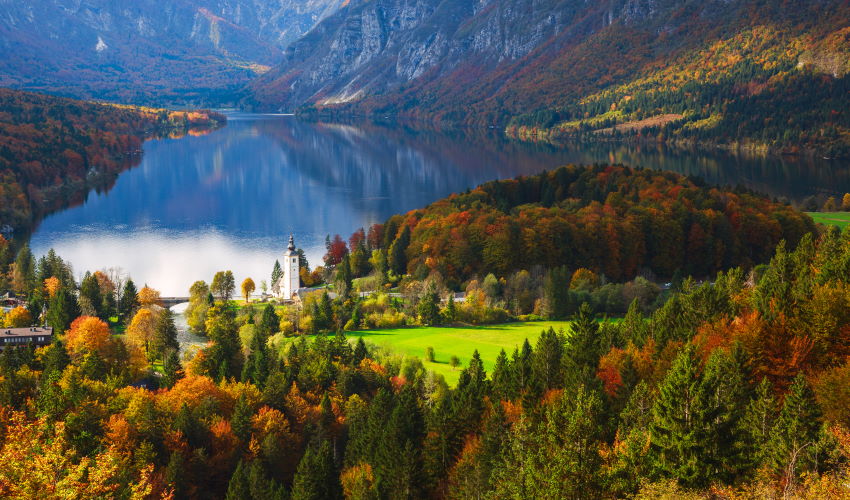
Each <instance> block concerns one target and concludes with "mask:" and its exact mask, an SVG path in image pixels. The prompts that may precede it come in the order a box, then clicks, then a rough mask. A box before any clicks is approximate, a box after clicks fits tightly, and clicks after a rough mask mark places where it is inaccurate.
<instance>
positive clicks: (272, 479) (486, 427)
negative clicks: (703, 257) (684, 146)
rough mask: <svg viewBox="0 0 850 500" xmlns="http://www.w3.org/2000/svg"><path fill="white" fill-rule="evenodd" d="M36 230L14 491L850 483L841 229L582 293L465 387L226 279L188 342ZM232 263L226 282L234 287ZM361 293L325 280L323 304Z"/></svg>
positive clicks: (129, 288) (360, 493)
mask: <svg viewBox="0 0 850 500" xmlns="http://www.w3.org/2000/svg"><path fill="white" fill-rule="evenodd" d="M26 252H27V251H26V250H22V251H21V252H20V253H19V255H18V258H17V261H18V263H19V264H16V265H15V267H14V270H15V273H14V274H15V276H16V280H17V281H19V282H20V283H22V284H25V285H28V288H27V289H28V290H30V292H29V293H28V297H29V301H30V303H29V304H28V306H27V308H24V307H20V308H19V309H17V310H14V311H12V312H10V313H9V314H8V315H6V317H5V318H3V319H4V322H5V324H6V325H24V326H26V324H28V323H31V322H34V321H36V320H35V319H33V318H31V317H29V316H28V313H27V309H31V310H35V311H39V310H41V307H42V306H44V309H45V311H46V313H45V318H46V319H47V321H48V322H49V323H50V324H51V325H53V326H54V327H55V328H56V331H57V332H64V334H62V335H60V336H59V337H58V338H57V339H56V340H55V341H54V343H53V344H52V345H51V346H49V347H44V348H40V349H37V350H35V349H33V348H31V347H30V346H20V347H7V348H6V349H4V350H3V351H2V355H0V421H2V422H3V424H4V425H2V426H0V461H2V463H3V464H4V466H3V467H2V468H0V496H3V497H4V498H14V499H30V498H48V499H53V498H57V499H58V498H68V497H72V496H73V497H79V498H104V497H108V498H118V499H125V498H126V499H130V498H227V499H232V500H237V499H239V500H245V499H264V500H265V499H286V498H288V499H292V500H304V499H318V498H321V499H341V498H347V499H375V498H393V499H396V498H405V499H407V498H410V499H414V498H458V499H466V498H469V499H472V498H482V497H483V498H491V497H493V498H511V499H518V500H519V499H523V500H524V499H528V498H553V499H554V498H582V499H584V498H612V497H618V498H620V497H630V496H632V495H637V496H636V497H635V498H639V499H656V498H730V499H731V498H776V497H779V496H783V497H785V498H844V497H846V494H847V483H848V479H850V476H848V474H850V470H848V464H850V410H848V409H850V393H848V387H850V361H848V359H850V358H848V356H849V355H850V314H848V311H850V303H848V297H850V288H848V287H850V232H845V233H844V234H840V233H839V232H838V231H837V230H836V229H835V228H832V229H830V230H828V231H827V232H825V233H824V234H823V235H821V236H818V237H813V236H812V235H811V234H808V235H806V236H804V237H802V238H801V239H800V240H799V244H798V245H796V249H793V250H792V245H786V244H784V243H782V244H780V245H779V246H778V247H777V249H776V252H775V253H774V254H773V257H772V259H771V261H770V263H769V264H768V265H765V266H760V267H758V268H756V269H754V270H744V269H741V268H733V269H730V270H728V271H727V272H723V273H719V274H717V275H716V276H714V277H713V278H712V279H711V280H710V281H709V282H705V283H704V284H701V285H697V284H695V283H694V282H693V281H690V280H686V281H685V282H683V283H682V285H681V288H680V290H679V291H678V292H676V293H674V294H673V295H671V296H669V299H668V300H667V302H666V303H665V304H664V305H663V306H662V307H660V309H658V310H657V311H655V312H654V313H652V314H651V315H650V316H649V317H645V316H643V315H642V314H641V312H640V308H639V307H637V306H636V305H633V307H632V308H630V310H629V313H628V314H627V315H626V316H625V318H624V319H623V320H622V321H619V322H603V323H599V322H597V321H596V320H595V319H594V317H593V315H592V313H591V312H590V309H589V308H588V307H581V308H579V310H578V312H577V314H576V316H575V317H574V318H573V322H572V324H571V325H570V326H569V328H568V329H567V330H566V331H560V332H558V331H551V330H550V331H546V332H543V333H542V334H541V335H540V337H539V339H538V340H537V342H536V343H535V345H534V346H532V345H531V344H530V343H528V342H525V343H523V344H522V345H518V346H517V347H516V348H515V349H513V350H512V352H505V351H502V352H501V354H500V355H499V357H498V359H497V362H496V364H495V366H494V369H493V370H492V373H488V372H487V371H485V369H484V368H483V364H482V362H481V359H480V357H479V356H478V354H477V353H473V354H472V356H471V358H470V359H471V361H470V362H469V363H468V366H466V367H464V368H462V371H461V372H460V375H459V381H458V383H457V386H456V387H449V386H448V385H447V384H445V382H444V381H443V380H442V378H441V377H439V376H435V375H434V374H433V373H429V372H427V371H426V370H425V369H424V367H423V365H422V363H421V361H419V360H417V359H416V358H409V357H408V358H403V357H400V356H393V355H391V354H387V353H384V352H382V351H380V350H376V349H373V348H370V347H369V346H367V345H366V344H364V343H363V342H362V340H361V341H359V342H357V343H356V344H353V345H352V343H350V342H349V341H348V340H347V339H346V338H345V336H344V335H343V333H342V331H341V330H340V331H338V332H337V333H336V335H335V336H327V335H326V334H324V333H322V334H319V335H317V336H313V337H308V336H301V337H300V338H297V339H286V337H285V335H287V334H286V333H284V332H280V333H277V332H278V330H281V329H283V328H284V326H285V322H284V321H281V322H280V323H278V320H284V319H285V318H279V317H278V316H277V314H276V313H275V309H274V307H273V306H272V305H267V306H266V307H265V308H264V309H261V310H257V309H254V308H253V307H243V308H237V307H235V305H234V303H233V302H230V301H228V300H227V293H225V295H224V296H223V297H222V300H216V301H214V302H212V301H211V300H208V299H202V301H203V304H204V306H205V308H204V311H205V312H204V315H205V317H206V320H205V322H204V324H203V327H204V331H205V334H206V335H207V336H208V339H209V343H208V344H207V345H206V346H204V347H203V348H202V349H201V350H200V351H197V352H196V354H194V355H191V356H190V359H184V360H183V361H181V360H180V359H179V357H178V356H177V352H176V350H175V347H176V345H177V340H176V335H177V332H176V329H175V327H174V319H173V317H172V315H171V313H170V311H169V310H167V309H163V308H161V307H160V306H159V304H158V294H157V292H156V291H155V290H152V289H150V288H148V287H145V288H142V289H141V290H138V291H137V290H136V288H135V286H134V285H133V283H132V281H126V282H123V284H122V282H116V281H114V280H113V279H112V278H111V277H110V276H108V275H107V274H104V273H100V272H96V273H94V274H90V273H87V274H86V275H85V277H84V279H83V281H82V283H80V284H79V285H78V284H77V283H76V282H75V281H74V279H73V275H72V273H71V271H70V269H69V267H68V266H67V264H66V263H64V262H62V260H61V259H60V258H58V257H57V256H56V255H55V254H52V253H51V254H49V255H47V256H45V257H43V258H41V259H39V260H38V262H35V261H34V260H33V259H32V255H31V254H27V253H26ZM226 275H227V273H224V272H222V273H219V274H218V275H217V276H216V278H215V279H214V280H213V288H214V289H216V290H219V289H220V288H219V287H221V286H223V287H224V289H226V290H225V291H227V290H229V291H230V292H232V291H233V283H232V275H231V278H230V280H231V282H230V284H229V285H227V284H224V285H222V283H223V282H221V280H220V279H219V276H224V277H226ZM217 283H218V284H217ZM201 285H204V284H203V283H201ZM194 288H195V287H193V289H194ZM193 292H194V290H193ZM341 293H344V292H341ZM204 297H211V296H210V295H209V289H207V291H206V293H205V294H204ZM359 300H362V299H358V298H357V296H353V295H342V296H341V297H340V298H339V299H338V300H336V301H334V304H333V305H331V304H330V303H329V302H328V303H327V308H328V310H329V311H330V313H331V314H332V318H331V320H332V321H333V322H337V323H338V322H339V321H338V320H336V319H334V318H335V317H336V315H338V314H340V315H341V314H345V311H346V310H347V309H348V307H349V304H350V303H351V302H352V301H359ZM211 302H212V303H211ZM323 302H327V294H325V295H324V298H323ZM636 302H637V301H636ZM431 305H432V306H435V305H434V304H433V302H432V304H431ZM451 307H452V303H451V302H450V303H449V304H448V305H446V306H445V308H444V310H443V311H442V312H440V311H438V312H440V314H444V313H447V312H448V309H450V308H451ZM422 312H423V314H424V313H425V312H426V309H424V308H423V309H422ZM113 314H117V315H118V318H119V321H120V322H121V323H123V324H126V325H127V330H126V335H122V336H117V335H111V334H110V333H111V330H110V323H111V320H108V318H109V316H112V315H113ZM104 317H106V318H107V319H104ZM75 318H76V319H75ZM107 321H110V323H107ZM281 338H283V339H284V340H286V341H285V342H279V340H280V339H281ZM154 367H157V368H156V369H157V373H159V375H158V376H155V375H153V373H154ZM34 450H37V451H38V452H37V453H35V452H34Z"/></svg>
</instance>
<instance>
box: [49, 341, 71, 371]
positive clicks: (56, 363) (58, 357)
mask: <svg viewBox="0 0 850 500" xmlns="http://www.w3.org/2000/svg"><path fill="white" fill-rule="evenodd" d="M42 359H43V360H44V376H47V375H48V374H51V373H52V374H61V373H62V371H63V370H65V367H66V366H68V365H69V364H70V363H71V357H70V356H68V351H67V349H65V344H64V343H63V342H62V340H60V339H59V336H57V335H54V336H53V342H52V343H51V344H50V346H49V347H48V348H47V349H46V352H45V353H44V356H43V358H42Z"/></svg>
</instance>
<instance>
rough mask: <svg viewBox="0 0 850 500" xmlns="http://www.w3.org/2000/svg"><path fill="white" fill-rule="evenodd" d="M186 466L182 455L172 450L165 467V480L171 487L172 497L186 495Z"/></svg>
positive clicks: (183, 496)
mask: <svg viewBox="0 0 850 500" xmlns="http://www.w3.org/2000/svg"><path fill="white" fill-rule="evenodd" d="M185 469H186V466H185V461H184V460H183V455H181V454H180V452H177V451H172V452H171V455H170V456H169V457H168V465H167V466H166V467H165V482H166V483H167V484H168V485H169V486H170V487H171V490H172V493H173V494H174V498H185V497H186V496H187V495H186V491H185V489H186V477H185V474H186V470H185Z"/></svg>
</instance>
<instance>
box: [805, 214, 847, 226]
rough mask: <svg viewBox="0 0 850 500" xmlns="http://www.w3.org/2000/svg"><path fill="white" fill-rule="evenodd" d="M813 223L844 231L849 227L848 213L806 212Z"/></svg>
mask: <svg viewBox="0 0 850 500" xmlns="http://www.w3.org/2000/svg"><path fill="white" fill-rule="evenodd" d="M806 214H808V215H809V217H811V218H812V219H814V221H815V222H818V223H820V224H825V225H827V226H838V227H839V228H841V229H844V228H845V227H847V226H848V225H850V212H806Z"/></svg>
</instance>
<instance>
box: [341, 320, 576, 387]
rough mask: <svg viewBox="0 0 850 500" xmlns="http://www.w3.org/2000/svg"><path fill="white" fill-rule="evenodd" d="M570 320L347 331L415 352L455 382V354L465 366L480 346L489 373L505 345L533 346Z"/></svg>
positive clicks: (509, 348)
mask: <svg viewBox="0 0 850 500" xmlns="http://www.w3.org/2000/svg"><path fill="white" fill-rule="evenodd" d="M569 324H570V322H569V321H535V322H528V323H506V324H502V325H488V326H467V327H456V326H446V327H411V328H396V329H391V330H367V331H360V332H348V333H346V335H347V336H348V338H349V339H355V338H357V337H362V338H363V340H364V341H366V343H367V344H373V345H377V346H380V347H383V348H386V349H387V350H388V351H392V352H395V353H399V354H405V355H408V356H416V357H418V358H419V359H421V360H422V362H423V363H424V364H425V368H427V369H430V370H433V371H435V372H436V373H439V374H442V375H443V376H444V377H445V378H446V382H448V383H449V384H450V385H453V384H455V383H456V382H457V380H458V376H459V375H460V368H457V369H453V368H452V367H451V366H450V365H449V359H450V358H451V357H452V356H457V357H458V359H459V360H460V363H461V366H466V365H468V364H469V360H470V358H472V353H473V352H474V351H475V350H476V349H477V350H478V353H479V354H480V355H481V360H482V361H483V362H484V367H485V369H486V370H487V373H488V375H489V374H490V372H492V370H493V366H494V365H495V364H496V357H498V355H499V351H501V350H502V349H504V350H505V352H507V353H508V355H510V354H511V352H512V351H513V350H514V348H515V347H520V346H522V343H523V341H524V340H525V339H528V341H529V342H531V345H532V346H534V343H535V342H536V341H537V337H539V336H540V332H541V331H542V330H544V329H549V327H552V328H554V329H555V330H560V329H564V330H567V328H568V326H569ZM428 347H433V348H434V355H435V356H434V358H435V362H434V363H431V362H428V361H426V359H425V350H426V349H427V348H428Z"/></svg>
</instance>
